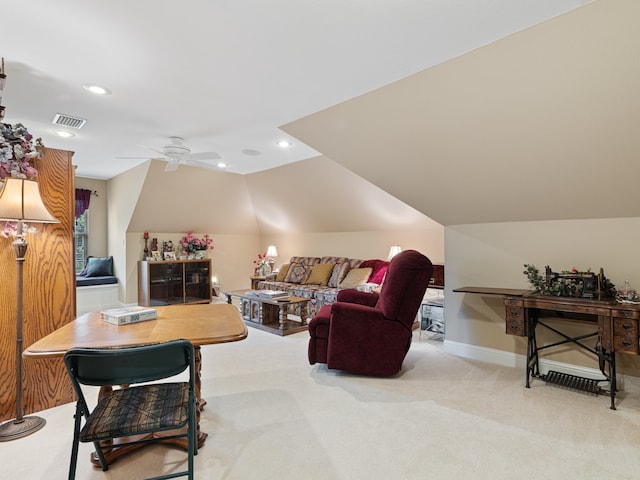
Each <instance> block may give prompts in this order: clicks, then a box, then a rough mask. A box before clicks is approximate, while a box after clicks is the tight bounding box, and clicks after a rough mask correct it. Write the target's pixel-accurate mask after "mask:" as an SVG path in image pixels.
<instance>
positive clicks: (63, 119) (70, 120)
mask: <svg viewBox="0 0 640 480" xmlns="http://www.w3.org/2000/svg"><path fill="white" fill-rule="evenodd" d="M52 123H53V124H54V125H60V126H62V127H70V128H82V127H83V126H84V124H85V123H87V121H86V120H85V119H83V118H78V117H72V116H71V115H65V114H63V113H56V116H55V117H53V122H52Z"/></svg>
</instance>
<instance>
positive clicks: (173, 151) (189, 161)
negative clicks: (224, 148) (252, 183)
mask: <svg viewBox="0 0 640 480" xmlns="http://www.w3.org/2000/svg"><path fill="white" fill-rule="evenodd" d="M140 146H141V147H144V148H147V149H149V150H151V151H153V152H156V153H159V154H160V155H162V157H161V159H162V160H166V161H167V166H166V167H165V169H164V171H165V172H174V171H175V170H177V169H178V167H179V166H180V165H181V164H185V165H194V166H196V167H204V168H211V167H212V166H213V165H211V164H209V163H205V162H204V160H220V159H221V158H222V157H221V156H220V155H218V154H217V153H216V152H201V153H191V149H190V148H189V147H187V146H186V145H185V144H184V138H182V137H176V136H171V137H169V143H168V144H167V145H165V146H164V147H162V148H161V149H160V150H157V149H155V148H151V147H147V146H145V145H140ZM119 158H126V157H119ZM128 158H131V157H128Z"/></svg>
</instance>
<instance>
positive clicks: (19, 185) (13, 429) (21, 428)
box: [0, 178, 58, 442]
mask: <svg viewBox="0 0 640 480" xmlns="http://www.w3.org/2000/svg"><path fill="white" fill-rule="evenodd" d="M0 220H6V221H12V222H17V224H18V232H17V235H16V237H15V240H14V241H13V250H14V252H15V254H16V418H15V419H14V420H9V421H7V422H5V423H3V424H2V425H0V442H4V441H8V440H16V439H18V438H22V437H26V436H27V435H30V434H32V433H34V432H37V431H38V430H40V429H41V428H42V427H44V424H45V420H44V419H43V418H40V417H35V416H29V417H25V416H23V413H24V412H23V410H24V405H23V400H22V350H23V346H22V343H23V340H22V330H23V329H22V326H23V323H24V318H23V310H22V303H23V302H22V269H23V265H24V257H25V254H26V253H27V239H26V238H25V235H26V232H25V222H26V223H58V220H56V219H55V217H53V216H52V215H51V214H50V213H49V211H48V210H47V207H45V206H44V203H42V198H41V197H40V189H39V187H38V182H36V181H34V180H25V179H22V178H5V179H4V188H3V189H2V192H0Z"/></svg>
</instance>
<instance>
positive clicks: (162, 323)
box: [23, 303, 248, 465]
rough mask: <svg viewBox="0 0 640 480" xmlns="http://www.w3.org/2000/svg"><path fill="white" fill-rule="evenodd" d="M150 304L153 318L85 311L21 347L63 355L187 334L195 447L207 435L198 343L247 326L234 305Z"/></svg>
mask: <svg viewBox="0 0 640 480" xmlns="http://www.w3.org/2000/svg"><path fill="white" fill-rule="evenodd" d="M153 308H155V309H156V310H157V312H158V316H157V318H156V319H154V320H148V321H144V322H139V323H130V324H126V325H113V324H111V323H107V322H105V321H104V320H102V316H101V313H100V312H99V311H96V312H90V313H87V314H85V315H82V316H81V317H78V318H77V319H76V320H74V321H73V322H70V323H68V324H66V325H64V326H62V327H60V328H59V329H57V330H55V331H54V332H52V333H50V334H49V335H47V336H46V337H43V338H41V339H40V340H38V341H37V342H35V343H33V344H32V345H30V346H29V347H28V348H27V349H26V350H25V351H24V352H23V357H24V358H25V359H29V358H56V357H62V356H64V354H65V352H67V350H69V349H71V348H76V347H82V348H118V347H132V346H137V345H145V344H151V343H161V342H166V341H169V340H175V339H181V338H183V339H186V340H189V341H190V342H191V343H192V344H193V346H194V349H195V366H196V395H197V398H198V406H199V408H198V409H197V412H198V427H197V428H198V448H200V447H202V445H204V442H205V440H206V438H207V436H208V435H207V434H206V433H205V432H202V431H200V426H199V425H200V422H199V420H200V415H199V413H200V410H201V409H202V408H203V407H204V405H205V403H206V402H205V401H204V400H203V399H202V395H201V385H202V382H201V369H202V356H201V352H200V347H201V346H202V345H212V344H217V343H227V342H237V341H239V340H243V339H245V338H246V337H247V334H248V331H247V327H246V325H245V324H244V322H243V320H242V317H241V316H240V312H239V311H238V308H237V307H235V306H233V305H228V304H212V303H207V304H194V305H168V306H159V307H153ZM102 394H104V390H101V392H100V394H99V395H102ZM179 440H183V439H179ZM171 443H174V444H178V445H179V446H181V447H183V448H186V442H183V441H176V440H172V441H171ZM139 446H140V445H135V446H133V447H139ZM133 449H134V448H132V447H122V448H120V449H113V450H111V451H109V452H107V454H106V455H105V456H106V458H107V462H109V463H110V462H112V461H113V460H115V459H116V458H118V457H119V456H121V455H123V454H125V453H128V452H129V451H131V450H133ZM91 461H92V462H93V463H94V464H97V465H99V462H97V457H96V456H95V455H92V459H91ZM96 462H97V463H96Z"/></svg>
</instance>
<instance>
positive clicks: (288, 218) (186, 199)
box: [116, 157, 442, 236]
mask: <svg viewBox="0 0 640 480" xmlns="http://www.w3.org/2000/svg"><path fill="white" fill-rule="evenodd" d="M164 165H165V164H164V162H162V161H159V160H152V161H150V163H149V165H148V167H149V168H148V169H143V168H140V167H138V168H137V169H136V170H137V171H136V172H133V171H130V172H132V173H135V175H136V176H137V180H138V181H139V182H141V183H142V187H141V188H140V189H139V191H140V193H139V196H138V198H137V200H135V201H134V203H135V205H134V206H133V211H132V214H131V220H130V222H129V224H128V226H127V230H128V231H131V232H142V231H145V230H147V231H153V232H189V231H194V232H215V233H216V234H238V235H256V234H258V235H260V234H262V235H264V234H267V235H268V234H294V233H326V232H329V233H331V232H366V231H413V232H415V231H422V232H436V233H437V235H436V236H438V235H441V232H442V226H441V225H439V224H438V223H436V222H434V221H433V220H431V219H430V218H428V217H426V216H425V215H423V214H422V213H420V212H418V211H417V210H415V209H414V208H412V207H410V206H408V205H405V204H404V203H403V202H401V201H400V200H398V199H396V198H394V197H393V196H391V195H389V194H388V193H387V192H385V191H383V190H381V189H380V188H378V187H376V186H375V185H372V184H371V183H370V182H368V181H366V180H364V179H363V178H361V177H359V176H358V175H356V174H354V173H352V172H350V171H349V170H347V169H346V168H344V167H342V166H341V165H339V164H337V163H335V162H334V161H332V160H330V159H328V158H324V157H317V158H312V159H309V160H302V161H300V162H296V163H293V164H290V165H283V166H281V167H277V168H273V169H270V170H267V171H264V172H260V173H254V174H249V175H239V174H234V173H228V172H215V171H210V170H203V169H200V168H196V167H191V166H180V168H179V169H178V170H176V171H175V172H171V173H166V172H165V171H164ZM125 176H130V174H129V172H127V173H124V174H122V175H120V176H118V177H116V180H117V179H119V178H121V177H125Z"/></svg>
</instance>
